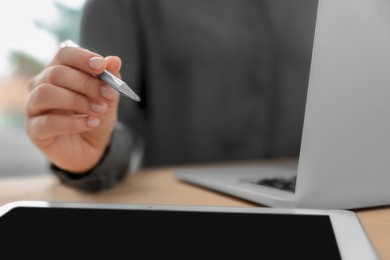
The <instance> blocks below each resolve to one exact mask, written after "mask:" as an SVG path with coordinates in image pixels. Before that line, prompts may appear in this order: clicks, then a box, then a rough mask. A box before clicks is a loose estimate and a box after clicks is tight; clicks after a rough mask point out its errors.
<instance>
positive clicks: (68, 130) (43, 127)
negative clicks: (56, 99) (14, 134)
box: [26, 114, 100, 142]
mask: <svg viewBox="0 0 390 260" xmlns="http://www.w3.org/2000/svg"><path fill="white" fill-rule="evenodd" d="M99 124H100V119H99V118H98V117H90V116H84V115H55V114H47V115H41V116H37V117H34V118H31V119H30V120H27V122H26V129H27V132H28V134H29V135H30V136H31V137H32V140H35V141H37V142H39V141H43V140H46V139H49V138H52V137H56V136H60V135H70V134H78V133H82V132H86V131H90V130H92V129H94V128H96V127H98V126H99Z"/></svg>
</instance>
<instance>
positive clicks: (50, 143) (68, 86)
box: [25, 46, 121, 173]
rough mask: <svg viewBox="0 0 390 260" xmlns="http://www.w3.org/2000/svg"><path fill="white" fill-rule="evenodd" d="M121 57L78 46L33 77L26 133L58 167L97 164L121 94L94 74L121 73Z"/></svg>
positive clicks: (67, 49) (86, 167)
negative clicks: (105, 72) (105, 71)
mask: <svg viewBox="0 0 390 260" xmlns="http://www.w3.org/2000/svg"><path fill="white" fill-rule="evenodd" d="M120 67H121V60H120V59H119V58H118V57H106V58H103V57H102V56H100V55H98V54H96V53H93V52H90V51H88V50H86V49H82V48H78V47H70V46H67V47H62V48H60V49H59V51H58V52H57V54H56V55H55V57H54V58H53V60H52V61H51V62H49V64H48V65H47V66H46V67H45V69H44V70H43V71H42V72H41V73H40V74H39V75H37V76H36V77H34V78H33V79H31V81H30V85H29V91H30V92H29V96H28V98H27V102H26V105H25V115H26V124H25V128H26V132H27V134H28V136H29V137H30V139H31V140H32V142H33V143H34V144H35V145H36V146H37V147H38V148H39V149H40V150H41V151H42V152H43V153H44V154H45V155H46V156H47V158H48V159H49V160H50V161H51V162H52V163H53V164H55V165H56V166H58V167H60V168H62V169H64V170H67V171H71V172H74V173H82V172H85V171H87V170H89V169H91V168H92V167H94V166H95V165H96V164H97V163H98V162H99V159H100V158H101V157H102V155H103V153H104V151H105V149H106V147H107V145H108V144H109V141H110V137H111V133H112V131H113V128H114V125H115V123H116V121H117V108H118V101H119V94H118V92H116V91H115V90H113V89H112V88H111V87H109V86H107V85H105V83H104V82H102V81H101V80H99V79H98V78H97V77H96V76H95V75H98V74H100V73H102V72H103V70H105V69H107V70H109V71H110V72H112V73H113V74H115V75H116V76H118V77H119V70H120Z"/></svg>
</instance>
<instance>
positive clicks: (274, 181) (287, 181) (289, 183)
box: [251, 176, 297, 192]
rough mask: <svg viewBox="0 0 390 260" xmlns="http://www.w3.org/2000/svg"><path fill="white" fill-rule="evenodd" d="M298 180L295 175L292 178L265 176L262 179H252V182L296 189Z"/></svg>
mask: <svg viewBox="0 0 390 260" xmlns="http://www.w3.org/2000/svg"><path fill="white" fill-rule="evenodd" d="M296 181H297V177H296V176H293V177H290V178H277V177H276V178H265V179H260V180H255V181H254V180H252V181H251V182H252V183H254V184H258V185H264V186H268V187H272V188H276V189H280V190H285V191H290V192H294V191H295V183H296Z"/></svg>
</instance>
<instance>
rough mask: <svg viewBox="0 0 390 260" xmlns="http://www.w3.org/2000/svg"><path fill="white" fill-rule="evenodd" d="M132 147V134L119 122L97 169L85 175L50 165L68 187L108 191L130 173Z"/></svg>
mask: <svg viewBox="0 0 390 260" xmlns="http://www.w3.org/2000/svg"><path fill="white" fill-rule="evenodd" d="M132 147H133V138H132V135H131V133H130V132H129V130H128V129H127V128H126V127H125V126H124V125H123V124H121V123H119V122H118V123H117V124H116V126H115V129H114V131H113V134H112V137H111V142H110V145H109V146H108V147H107V149H106V151H105V153H104V155H103V157H102V159H101V160H100V162H99V163H98V164H97V166H96V167H95V168H93V169H92V170H90V171H88V172H86V173H83V174H75V173H72V172H69V171H66V170H63V169H61V168H59V167H57V166H55V165H54V164H51V165H50V169H51V171H52V172H53V173H54V175H55V176H57V177H58V178H59V180H60V181H61V183H63V184H64V185H66V186H69V187H72V188H75V189H78V190H82V191H87V192H99V191H103V190H107V189H110V188H111V187H113V186H115V185H116V184H117V183H119V182H120V181H121V180H122V179H123V178H124V176H125V175H126V173H127V172H128V171H129V164H130V155H131V152H132Z"/></svg>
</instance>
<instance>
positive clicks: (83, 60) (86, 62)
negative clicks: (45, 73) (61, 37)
mask: <svg viewBox="0 0 390 260" xmlns="http://www.w3.org/2000/svg"><path fill="white" fill-rule="evenodd" d="M58 64H63V65H67V66H70V67H72V68H75V69H79V70H82V71H84V72H86V73H88V74H92V75H99V74H101V73H102V72H103V71H104V70H105V69H106V60H105V59H104V58H103V57H102V56H101V55H99V54H97V53H94V52H91V51H89V50H87V49H83V48H79V47H72V46H65V47H62V48H60V49H59V50H58V52H57V54H56V55H55V57H54V59H53V60H52V61H51V62H50V63H49V64H48V66H53V65H58Z"/></svg>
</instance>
